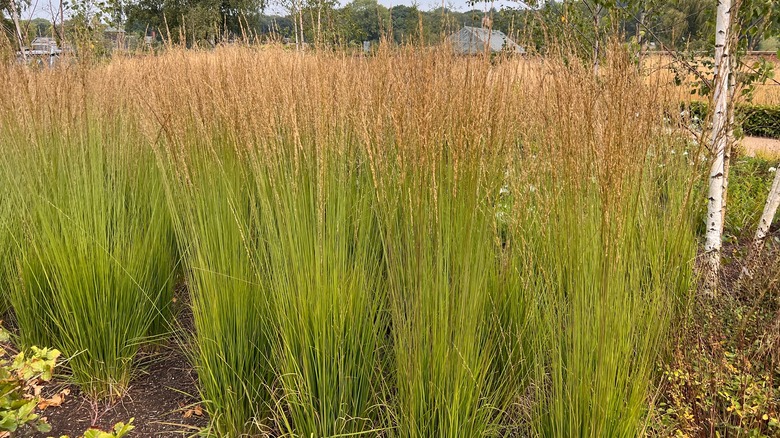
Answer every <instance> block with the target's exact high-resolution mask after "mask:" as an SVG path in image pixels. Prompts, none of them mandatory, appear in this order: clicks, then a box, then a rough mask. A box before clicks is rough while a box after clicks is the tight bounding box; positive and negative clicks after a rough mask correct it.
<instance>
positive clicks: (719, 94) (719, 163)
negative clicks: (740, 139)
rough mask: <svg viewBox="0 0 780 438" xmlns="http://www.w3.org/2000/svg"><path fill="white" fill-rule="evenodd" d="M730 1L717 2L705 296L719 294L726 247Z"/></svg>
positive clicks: (705, 246) (721, 0) (705, 244)
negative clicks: (725, 194)
mask: <svg viewBox="0 0 780 438" xmlns="http://www.w3.org/2000/svg"><path fill="white" fill-rule="evenodd" d="M731 6H732V4H731V0H718V8H717V14H718V15H717V22H716V26H715V79H714V87H715V90H714V94H713V106H714V108H715V110H714V112H713V116H712V133H711V145H712V153H713V160H712V167H711V168H710V173H709V188H708V191H707V233H706V236H705V243H704V257H705V258H704V292H705V294H706V295H708V296H715V295H717V293H718V283H719V275H720V262H721V260H720V258H721V257H720V256H721V246H722V243H723V237H722V229H723V191H724V186H725V167H724V166H725V155H726V149H727V147H728V132H729V126H728V125H729V101H728V100H729V96H730V93H729V85H730V82H729V79H730V76H731V68H730V66H731V61H730V59H729V58H730V55H731V54H730V48H729V37H730V35H729V33H730V28H731Z"/></svg>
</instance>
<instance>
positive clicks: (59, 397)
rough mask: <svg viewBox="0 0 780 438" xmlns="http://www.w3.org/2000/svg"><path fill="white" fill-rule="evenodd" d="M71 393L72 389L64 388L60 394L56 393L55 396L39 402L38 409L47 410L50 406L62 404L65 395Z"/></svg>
mask: <svg viewBox="0 0 780 438" xmlns="http://www.w3.org/2000/svg"><path fill="white" fill-rule="evenodd" d="M68 394H70V389H67V388H66V389H63V390H62V391H60V392H59V394H56V395H55V396H54V397H52V398H49V399H44V400H41V401H40V402H38V409H40V410H45V409H46V408H48V407H52V406H53V407H55V408H56V407H57V406H59V405H61V404H62V402H64V401H65V396H66V395H68Z"/></svg>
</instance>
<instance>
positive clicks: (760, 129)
mask: <svg viewBox="0 0 780 438" xmlns="http://www.w3.org/2000/svg"><path fill="white" fill-rule="evenodd" d="M682 109H683V111H688V114H689V116H690V119H691V121H692V122H695V123H700V122H701V121H702V120H705V119H706V117H707V115H708V113H709V104H708V103H707V102H699V101H696V102H690V103H688V104H685V103H684V104H683V105H682ZM735 116H736V117H735V119H736V121H737V124H738V128H741V129H742V133H743V134H744V135H745V136H748V137H766V138H780V106H769V105H751V104H742V105H737V107H736V114H735Z"/></svg>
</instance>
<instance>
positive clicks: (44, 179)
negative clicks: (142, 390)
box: [0, 71, 176, 398]
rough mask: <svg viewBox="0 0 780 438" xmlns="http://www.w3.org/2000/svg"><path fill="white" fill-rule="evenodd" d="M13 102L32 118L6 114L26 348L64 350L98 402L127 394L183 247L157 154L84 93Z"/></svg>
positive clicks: (6, 169)
mask: <svg viewBox="0 0 780 438" xmlns="http://www.w3.org/2000/svg"><path fill="white" fill-rule="evenodd" d="M17 73H18V74H19V75H20V76H16V78H17V79H25V78H24V75H25V74H29V75H31V76H32V77H31V78H29V79H30V80H35V79H36V77H35V75H36V73H29V72H22V71H19V72H17ZM62 74H63V75H65V73H62ZM51 77H56V76H54V75H53V74H52V75H51V76H50V77H49V78H51ZM46 79H47V78H41V79H40V80H41V82H45V81H46ZM70 79H77V78H75V77H71V78H70ZM69 92H75V93H79V94H81V93H83V94H82V95H83V96H84V99H85V100H84V101H82V102H73V100H71V99H73V97H69V95H68V93H69ZM4 93H5V94H7V95H8V96H6V97H8V98H9V99H8V100H6V102H13V101H21V102H25V103H26V105H24V106H23V107H22V110H23V111H25V110H26V113H24V117H22V116H19V117H13V116H12V115H11V114H12V111H19V110H20V108H10V107H9V106H4V107H3V115H2V117H3V118H4V120H7V121H9V123H7V124H5V125H4V130H3V131H4V132H3V134H2V136H1V138H2V140H0V142H2V149H3V150H4V151H6V152H7V153H6V154H4V155H5V156H4V159H3V160H2V166H3V174H4V175H5V177H6V178H5V180H4V181H3V184H7V185H8V191H9V196H10V197H11V199H12V201H13V203H14V210H15V211H14V214H16V215H17V220H18V222H19V226H18V227H16V232H15V233H14V236H13V238H14V242H15V247H14V252H13V254H14V263H15V265H14V274H13V276H12V277H11V282H12V286H11V290H10V301H11V303H12V305H13V308H14V315H15V319H16V322H17V324H18V326H19V330H20V334H21V340H22V342H23V344H24V345H27V346H29V345H49V346H53V347H55V348H57V349H59V350H60V351H62V352H63V354H64V355H65V356H67V357H68V362H67V363H68V368H69V371H70V373H71V379H72V380H73V381H74V382H75V383H76V384H78V385H79V386H80V387H81V388H82V389H83V390H84V391H85V392H86V393H87V394H88V395H90V396H91V397H94V398H103V397H114V396H119V395H121V394H123V393H124V391H125V390H126V389H127V387H128V385H129V382H130V379H131V376H132V375H133V370H134V368H133V359H134V357H135V356H136V354H137V352H138V351H139V349H140V348H141V346H142V345H143V344H144V343H145V342H146V341H147V340H148V338H149V337H151V336H156V335H158V334H159V331H160V330H162V328H164V327H166V324H167V321H166V320H167V317H168V315H169V306H170V303H171V301H172V290H173V279H174V271H175V265H176V255H175V254H176V253H175V244H174V240H173V230H172V227H171V221H170V215H169V211H168V209H167V205H166V202H165V193H164V191H163V188H162V184H161V179H160V177H159V174H158V172H157V170H156V166H155V159H154V155H153V154H152V151H151V149H149V148H147V147H144V144H143V143H141V142H140V137H139V135H138V131H137V127H136V125H134V124H133V123H132V120H129V119H128V118H125V117H121V116H120V114H121V108H120V107H118V106H104V107H101V108H100V111H98V110H97V108H95V109H90V108H89V105H90V104H92V103H93V102H92V101H91V96H89V93H88V90H87V89H86V87H85V88H82V85H81V84H78V83H77V84H76V85H73V86H72V87H71V88H69V89H68V90H48V91H46V92H40V90H38V91H31V90H29V89H26V88H23V87H16V88H13V89H11V90H8V89H6V90H5V91H4ZM57 93H62V94H61V95H59V96H56V97H57V98H59V99H57V100H55V99H54V98H55V96H52V95H47V94H57ZM56 102H60V103H56ZM60 105H61V106H60ZM71 111H73V112H71Z"/></svg>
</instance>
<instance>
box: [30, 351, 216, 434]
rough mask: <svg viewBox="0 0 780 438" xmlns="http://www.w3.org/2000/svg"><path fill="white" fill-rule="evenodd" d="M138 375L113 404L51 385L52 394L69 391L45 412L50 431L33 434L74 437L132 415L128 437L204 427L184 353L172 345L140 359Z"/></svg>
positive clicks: (65, 386)
mask: <svg viewBox="0 0 780 438" xmlns="http://www.w3.org/2000/svg"><path fill="white" fill-rule="evenodd" d="M138 363H139V368H140V370H139V374H138V376H137V377H136V378H135V379H134V380H133V382H132V383H131V385H130V388H129V390H128V392H127V394H126V395H125V396H124V397H122V398H121V399H119V400H117V401H115V402H113V403H107V402H102V403H94V402H92V401H91V400H89V399H87V398H86V397H85V396H84V395H83V394H81V393H80V391H79V390H78V388H76V387H75V386H72V385H68V384H66V383H60V384H58V385H57V384H55V385H50V387H49V388H48V389H47V391H51V393H50V395H53V394H56V393H59V392H61V391H62V390H63V389H69V390H70V394H68V395H67V396H66V397H65V400H64V402H63V403H62V404H61V405H60V406H57V407H53V406H50V407H48V408H47V409H46V410H45V411H44V412H43V413H42V416H44V417H46V418H47V420H48V422H49V424H50V425H51V426H52V430H51V432H48V433H45V434H33V435H29V436H32V437H36V438H37V437H41V438H45V437H49V436H61V435H70V436H71V437H78V436H81V434H82V433H83V432H84V431H85V430H87V429H89V428H90V427H93V428H99V429H103V430H110V429H111V428H112V427H113V425H114V424H116V423H118V422H127V421H128V420H129V419H130V418H134V421H133V425H134V426H135V429H134V430H133V431H132V432H131V433H130V436H132V437H161V438H162V437H184V436H191V435H194V434H196V433H197V432H198V430H199V429H200V428H202V427H204V426H206V424H207V422H208V420H207V418H206V417H205V412H203V410H202V408H201V407H200V406H199V405H198V402H199V401H200V399H199V397H198V392H197V386H196V375H195V371H194V370H193V369H192V367H191V365H190V364H189V363H188V361H187V358H186V357H185V356H184V354H183V353H182V351H181V350H180V349H179V348H178V347H176V346H170V347H167V348H165V349H163V351H159V352H156V353H145V354H143V355H142V356H141V357H140V359H139V362H138Z"/></svg>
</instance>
